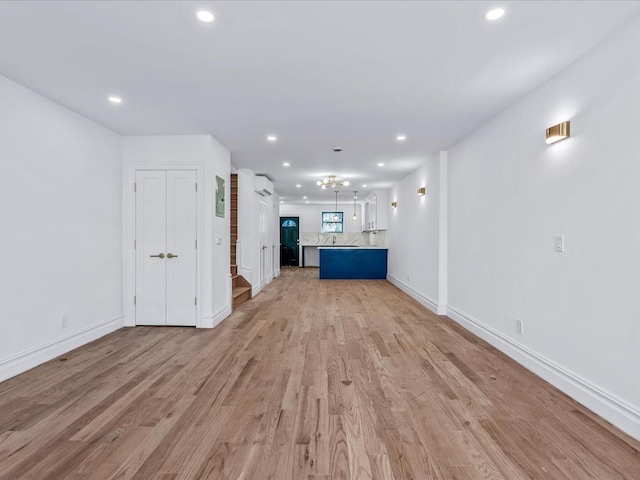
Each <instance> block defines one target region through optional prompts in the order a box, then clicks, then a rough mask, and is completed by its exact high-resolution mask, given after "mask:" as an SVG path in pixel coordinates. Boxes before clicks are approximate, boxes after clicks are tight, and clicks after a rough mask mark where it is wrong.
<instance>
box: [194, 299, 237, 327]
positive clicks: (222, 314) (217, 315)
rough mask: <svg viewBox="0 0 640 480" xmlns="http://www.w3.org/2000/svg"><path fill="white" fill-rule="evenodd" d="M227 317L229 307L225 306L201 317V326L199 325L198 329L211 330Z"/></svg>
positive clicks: (229, 311) (229, 310) (229, 313)
mask: <svg viewBox="0 0 640 480" xmlns="http://www.w3.org/2000/svg"><path fill="white" fill-rule="evenodd" d="M229 315H231V306H230V305H225V306H223V307H221V308H219V309H218V310H216V311H215V312H214V313H213V314H211V315H206V316H204V317H202V325H200V327H199V328H213V327H215V326H216V325H218V324H219V323H220V322H222V321H223V320H224V319H225V318H227V317H228V316H229Z"/></svg>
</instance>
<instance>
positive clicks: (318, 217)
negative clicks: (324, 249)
mask: <svg viewBox="0 0 640 480" xmlns="http://www.w3.org/2000/svg"><path fill="white" fill-rule="evenodd" d="M335 209H336V205H335V203H334V204H331V205H327V204H321V205H317V204H304V205H296V204H287V203H283V204H282V205H280V216H281V217H286V216H293V217H300V234H302V232H320V229H321V228H322V212H333V211H334V210H335ZM338 211H339V212H344V216H343V218H344V231H345V233H360V232H361V231H362V225H361V224H362V222H361V220H360V219H361V217H360V215H361V214H362V206H361V205H360V204H356V213H357V215H358V219H357V220H356V221H354V220H353V218H352V217H353V202H351V203H338ZM301 243H302V241H301Z"/></svg>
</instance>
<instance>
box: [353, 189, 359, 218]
mask: <svg viewBox="0 0 640 480" xmlns="http://www.w3.org/2000/svg"><path fill="white" fill-rule="evenodd" d="M357 199H358V191H357V190H354V191H353V219H354V220H357V219H358V216H357V215H356V200H357Z"/></svg>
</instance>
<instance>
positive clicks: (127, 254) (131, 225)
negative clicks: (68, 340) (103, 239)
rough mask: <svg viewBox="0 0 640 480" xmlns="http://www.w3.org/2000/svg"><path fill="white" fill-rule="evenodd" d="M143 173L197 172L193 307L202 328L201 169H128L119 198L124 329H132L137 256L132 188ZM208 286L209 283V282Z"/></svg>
mask: <svg viewBox="0 0 640 480" xmlns="http://www.w3.org/2000/svg"><path fill="white" fill-rule="evenodd" d="M144 170H164V171H170V170H174V171H175V170H192V171H195V172H196V182H197V184H198V190H197V192H196V202H197V203H196V209H197V212H196V218H197V237H196V238H197V241H198V249H197V252H196V296H197V297H198V303H197V305H196V327H197V328H204V327H206V325H204V323H203V319H202V312H203V306H204V305H203V304H204V296H203V292H204V291H205V289H206V288H207V286H206V285H205V284H204V283H205V278H204V268H203V266H204V252H205V244H204V210H205V209H204V206H205V205H204V184H203V180H202V178H203V177H202V172H203V167H202V165H190V164H185V165H174V164H170V165H168V164H167V165H155V164H154V165H146V164H145V165H137V164H131V165H127V166H126V168H125V169H124V172H123V177H124V178H123V188H122V190H123V198H122V214H123V215H122V216H123V226H122V238H123V243H122V264H123V277H124V278H123V280H124V282H123V284H124V285H123V290H124V291H123V299H122V304H123V310H124V326H125V327H135V326H136V324H135V318H136V315H135V305H134V303H133V298H134V296H135V290H136V282H135V279H136V276H135V275H136V258H135V255H136V252H135V249H134V241H135V232H136V202H135V194H134V191H133V188H134V187H133V185H134V183H135V181H136V171H144ZM209 283H211V279H210V278H209ZM210 287H211V286H210Z"/></svg>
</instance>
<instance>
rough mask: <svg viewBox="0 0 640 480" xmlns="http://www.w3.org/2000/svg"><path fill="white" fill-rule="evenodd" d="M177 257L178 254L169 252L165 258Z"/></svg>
mask: <svg viewBox="0 0 640 480" xmlns="http://www.w3.org/2000/svg"><path fill="white" fill-rule="evenodd" d="M177 257H178V255H174V254H173V253H171V252H169V253H167V258H177Z"/></svg>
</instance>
